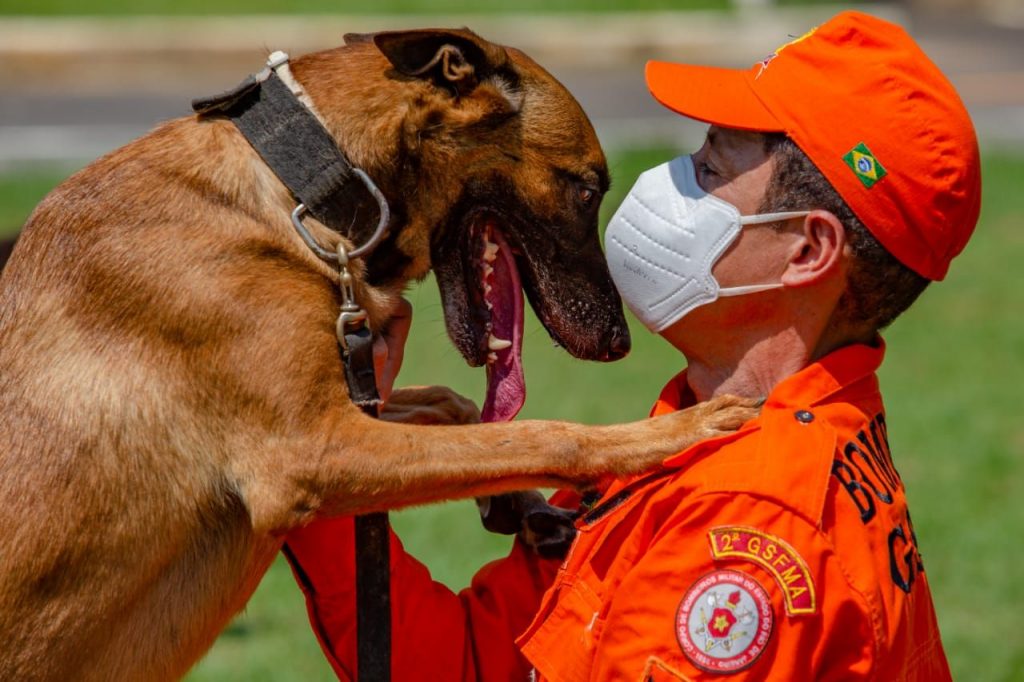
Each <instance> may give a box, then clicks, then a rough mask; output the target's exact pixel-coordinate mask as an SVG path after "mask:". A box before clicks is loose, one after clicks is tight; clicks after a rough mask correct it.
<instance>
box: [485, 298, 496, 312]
mask: <svg viewBox="0 0 1024 682" xmlns="http://www.w3.org/2000/svg"><path fill="white" fill-rule="evenodd" d="M484 305H486V306H487V309H488V310H494V304H493V303H491V302H490V301H488V300H486V299H485V300H484Z"/></svg>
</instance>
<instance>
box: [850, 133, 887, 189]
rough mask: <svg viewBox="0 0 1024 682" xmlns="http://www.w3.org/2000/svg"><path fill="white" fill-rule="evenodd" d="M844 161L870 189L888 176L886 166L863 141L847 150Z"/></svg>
mask: <svg viewBox="0 0 1024 682" xmlns="http://www.w3.org/2000/svg"><path fill="white" fill-rule="evenodd" d="M843 161H845V162H846V165H847V166H849V167H850V169H851V170H853V174H854V175H856V176H857V178H858V179H859V180H860V181H861V182H862V183H864V186H865V187H867V188H868V189H871V187H872V186H873V185H874V184H875V183H876V182H878V181H879V180H881V179H882V178H884V177H885V176H886V172H885V168H884V167H883V166H882V164H880V163H878V159H876V158H875V155H874V154H872V153H871V150H870V149H868V147H867V145H866V144H864V143H863V142H861V143H860V144H858V145H857V146H856V147H854V148H853V149H851V150H850V151H849V152H847V154H846V155H845V156H844V157H843Z"/></svg>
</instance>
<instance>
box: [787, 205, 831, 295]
mask: <svg viewBox="0 0 1024 682" xmlns="http://www.w3.org/2000/svg"><path fill="white" fill-rule="evenodd" d="M846 245H847V239H846V228H844V227H843V224H842V223H841V222H840V221H839V218H837V217H836V216H835V215H834V214H832V213H831V212H830V211H822V210H817V211H811V213H810V214H809V215H808V216H806V217H805V218H804V220H803V223H802V226H801V232H800V238H799V239H798V240H797V241H796V242H795V243H794V245H793V247H792V249H791V250H790V252H789V259H788V262H787V263H786V269H785V270H784V271H783V273H782V283H783V284H785V285H786V286H789V287H799V286H804V285H807V284H812V283H814V282H818V281H821V280H822V279H824V278H827V277H832V276H836V275H839V274H841V273H842V272H843V269H844V265H845V260H846Z"/></svg>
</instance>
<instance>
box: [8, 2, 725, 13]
mask: <svg viewBox="0 0 1024 682" xmlns="http://www.w3.org/2000/svg"><path fill="white" fill-rule="evenodd" d="M730 4H731V3H730V0H633V1H632V2H623V1H622V0H520V1H519V2H515V3H511V2H506V1H505V0H376V1H375V2H363V1H361V0H360V1H359V2H356V1H355V0H215V1H214V2H204V1H203V0H85V1H79V0H34V1H33V2H24V1H23V0H0V15H12V16H17V15H39V16H60V15H71V16H76V15H77V16H118V15H125V16H138V15H179V16H180V15H198V16H201V15H222V14H227V15H231V14H409V13H412V14H466V13H471V14H479V13H484V14H507V13H512V12H515V13H531V12H545V13H550V12H571V13H583V12H606V11H614V10H619V11H625V10H629V11H636V10H640V11H651V10H693V9H726V8H728V7H729V6H730Z"/></svg>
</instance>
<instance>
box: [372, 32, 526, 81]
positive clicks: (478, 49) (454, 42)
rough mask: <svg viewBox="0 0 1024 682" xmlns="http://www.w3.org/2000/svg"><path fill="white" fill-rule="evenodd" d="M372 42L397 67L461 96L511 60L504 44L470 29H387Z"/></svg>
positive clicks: (401, 70) (412, 75)
mask: <svg viewBox="0 0 1024 682" xmlns="http://www.w3.org/2000/svg"><path fill="white" fill-rule="evenodd" d="M373 42H374V44H375V45H376V46H377V49H379V50H380V51H381V52H382V53H383V54H384V56H385V57H387V58H388V61H390V62H391V64H392V65H393V66H394V67H395V69H396V70H397V71H398V72H399V73H401V74H403V75H405V76H410V77H414V78H422V79H424V80H429V81H431V82H433V83H434V84H435V85H437V86H438V87H442V88H445V89H447V90H449V91H451V92H452V93H453V94H454V95H455V96H457V97H461V96H464V95H466V94H468V93H470V92H471V91H472V90H473V89H474V88H476V86H477V84H478V83H480V82H481V81H482V80H484V79H485V78H487V77H488V76H490V75H491V74H492V73H494V72H495V70H497V69H499V68H500V67H503V66H505V65H506V64H507V62H508V55H507V54H506V53H505V50H504V48H502V47H501V46H499V45H495V44H494V43H489V42H487V41H486V40H484V39H483V38H481V37H480V36H478V35H477V34H475V33H473V32H472V31H470V30H469V29H451V30H448V29H422V30H415V31H386V32H383V33H377V34H375V35H374V36H373Z"/></svg>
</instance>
